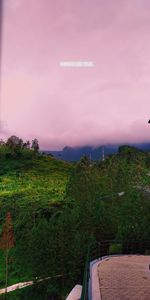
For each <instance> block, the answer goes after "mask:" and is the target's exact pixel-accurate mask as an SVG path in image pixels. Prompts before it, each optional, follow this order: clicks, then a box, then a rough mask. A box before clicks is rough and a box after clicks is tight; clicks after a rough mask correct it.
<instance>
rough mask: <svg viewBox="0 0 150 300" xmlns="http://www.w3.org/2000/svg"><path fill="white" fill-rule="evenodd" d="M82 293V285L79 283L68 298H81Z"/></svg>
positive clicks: (74, 299) (75, 299)
mask: <svg viewBox="0 0 150 300" xmlns="http://www.w3.org/2000/svg"><path fill="white" fill-rule="evenodd" d="M81 293H82V285H79V284H77V285H76V286H75V287H74V288H73V290H72V291H71V292H70V294H69V295H68V297H67V298H66V300H80V298H81Z"/></svg>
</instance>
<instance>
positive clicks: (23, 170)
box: [0, 137, 150, 300]
mask: <svg viewBox="0 0 150 300" xmlns="http://www.w3.org/2000/svg"><path fill="white" fill-rule="evenodd" d="M14 141H15V145H14ZM32 146H33V147H32ZM149 169H150V154H149V152H144V151H141V150H138V149H136V148H134V147H129V146H122V147H120V148H119V151H118V154H115V155H111V156H109V157H108V158H106V159H105V161H97V162H91V161H90V160H89V159H88V158H87V157H86V156H84V157H82V159H81V160H80V161H78V162H77V163H74V164H71V163H67V162H64V161H59V160H56V159H55V158H53V157H49V156H47V155H41V154H40V153H39V147H38V144H37V141H34V143H32V145H31V146H29V144H27V143H25V145H24V143H23V142H22V141H20V142H19V140H16V139H14V137H13V139H11V140H9V141H8V142H7V143H2V144H1V145H0V265H1V269H0V285H1V287H4V285H5V274H6V272H5V265H6V264H5V254H6V250H9V259H8V285H10V284H13V283H16V282H19V281H24V280H27V281H28V280H32V279H33V280H35V281H36V280H37V278H38V279H39V278H44V277H46V278H47V277H51V278H52V279H50V280H47V281H44V282H41V283H40V284H36V285H35V286H34V287H30V288H26V289H24V290H21V291H18V292H14V293H11V294H10V295H9V296H8V299H11V300H13V299H16V300H20V299H26V300H27V299H33V300H34V299H36V300H43V299H45V300H48V299H51V298H53V299H64V298H65V297H66V295H67V293H68V292H69V291H70V289H71V288H72V287H73V286H74V285H75V284H76V283H82V276H83V269H84V263H85V259H86V255H87V248H88V245H89V242H90V243H92V244H93V245H95V243H96V242H101V241H103V240H108V239H109V240H114V239H116V240H118V239H119V240H120V243H121V247H122V249H123V247H124V245H126V244H127V243H128V244H129V245H130V243H131V242H132V241H136V242H137V243H140V242H141V239H142V241H144V242H145V245H146V246H145V247H146V250H147V252H148V251H150V240H149V236H150V218H149V213H150V197H149V190H150V171H149ZM121 192H124V194H121V196H120V193H121ZM8 224H9V226H10V227H11V228H12V229H13V230H11V236H10V241H11V243H9V244H7V245H9V249H6V246H5V243H4V239H5V236H6V234H5V231H6V228H7V226H8ZM57 275H59V276H58V277H57Z"/></svg>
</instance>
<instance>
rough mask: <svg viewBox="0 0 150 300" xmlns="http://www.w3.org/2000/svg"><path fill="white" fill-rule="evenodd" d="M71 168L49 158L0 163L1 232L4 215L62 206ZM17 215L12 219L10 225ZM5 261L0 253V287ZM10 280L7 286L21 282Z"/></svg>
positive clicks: (64, 163) (1, 285)
mask: <svg viewBox="0 0 150 300" xmlns="http://www.w3.org/2000/svg"><path fill="white" fill-rule="evenodd" d="M71 170H72V165H71V164H69V163H66V162H64V161H58V160H56V159H54V158H52V157H46V156H40V157H34V158H29V157H28V158H23V159H12V158H10V159H4V158H1V159H0V172H1V175H0V231H1V229H2V224H3V223H4V218H5V214H6V211H8V210H10V211H11V212H13V214H14V211H15V210H16V209H17V208H18V209H19V211H29V210H36V211H40V210H42V209H44V210H51V207H53V206H54V207H56V209H57V207H59V205H62V204H63V202H64V196H65V188H66V183H67V181H68V178H69V175H70V172H71ZM16 220H17V214H16V216H15V217H13V223H15V222H16ZM4 273H5V260H4V255H3V252H2V251H0V287H1V288H2V287H4ZM28 279H30V278H18V276H17V275H16V274H14V275H13V274H12V275H11V278H10V277H9V285H11V284H14V283H16V282H18V281H20V280H28Z"/></svg>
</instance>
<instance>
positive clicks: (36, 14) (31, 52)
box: [2, 0, 150, 149]
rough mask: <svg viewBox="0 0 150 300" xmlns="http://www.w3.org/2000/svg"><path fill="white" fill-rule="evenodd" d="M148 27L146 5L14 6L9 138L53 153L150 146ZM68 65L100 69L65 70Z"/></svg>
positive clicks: (9, 36) (9, 42)
mask: <svg viewBox="0 0 150 300" xmlns="http://www.w3.org/2000/svg"><path fill="white" fill-rule="evenodd" d="M12 3H13V4H14V5H12ZM149 28H150V3H149V1H147V0H144V1H141V0H134V1H130V0H126V1H125V0H112V1H108V0H107V1H106V0H101V1H98V0H83V1H74V0H65V1H64V0H56V1H52V0H43V1H41V0H36V1H35V0H26V1H25V0H22V1H17V0H16V1H14V0H13V1H11V0H7V5H5V13H4V35H3V36H4V41H3V53H4V54H3V95H2V117H3V119H4V120H6V121H7V124H8V129H9V131H11V132H12V133H13V134H14V133H15V134H17V135H21V136H22V137H25V138H26V137H29V138H32V137H34V136H36V137H37V138H39V139H40V141H41V143H40V144H41V146H42V148H44V147H46V148H51V149H52V148H53V149H54V148H61V147H63V146H64V145H66V144H67V145H71V146H76V145H84V144H90V145H91V144H93V145H99V144H100V143H104V142H113V143H114V142H141V141H148V140H149V137H150V128H149V126H148V124H147V121H148V119H149V115H150V99H149V96H150V41H149ZM62 60H76V61H77V60H82V61H83V60H85V61H87V60H90V61H93V62H94V64H95V67H94V68H76V69H72V68H71V69H65V68H60V66H59V62H60V61H62Z"/></svg>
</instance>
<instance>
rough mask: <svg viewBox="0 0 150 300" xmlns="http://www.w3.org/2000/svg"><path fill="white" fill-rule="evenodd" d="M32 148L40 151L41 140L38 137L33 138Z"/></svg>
mask: <svg viewBox="0 0 150 300" xmlns="http://www.w3.org/2000/svg"><path fill="white" fill-rule="evenodd" d="M31 148H32V149H33V150H34V151H35V152H38V151H39V142H38V140H37V139H34V140H32V146H31Z"/></svg>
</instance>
